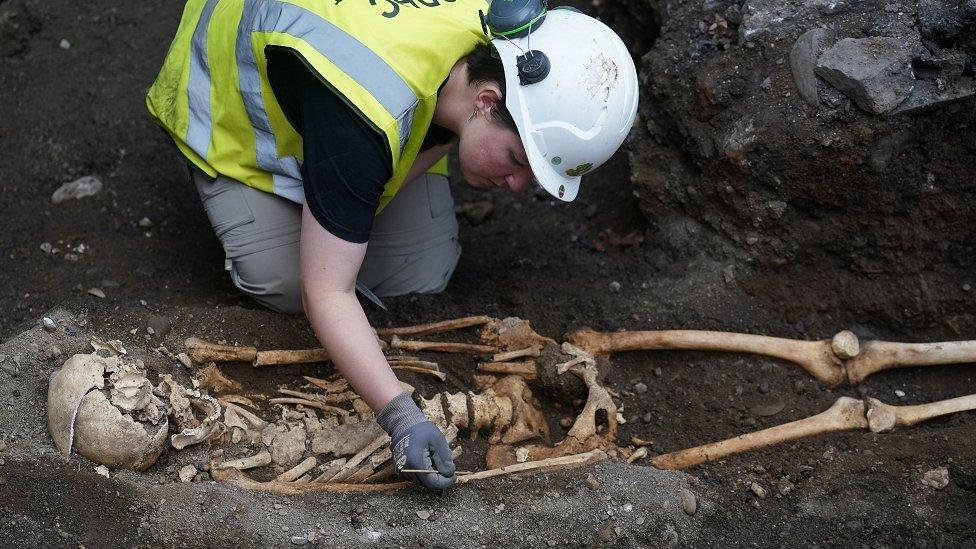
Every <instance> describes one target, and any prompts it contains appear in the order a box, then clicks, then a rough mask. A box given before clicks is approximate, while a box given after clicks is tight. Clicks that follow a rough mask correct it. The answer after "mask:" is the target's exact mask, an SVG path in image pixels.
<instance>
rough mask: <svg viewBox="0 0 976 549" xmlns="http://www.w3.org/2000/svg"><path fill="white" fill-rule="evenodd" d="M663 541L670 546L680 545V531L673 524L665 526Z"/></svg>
mask: <svg viewBox="0 0 976 549" xmlns="http://www.w3.org/2000/svg"><path fill="white" fill-rule="evenodd" d="M661 541H662V542H664V545H665V546H667V547H669V548H671V547H677V546H678V541H679V540H678V531H677V530H675V528H674V525H673V524H668V525H666V526H665V527H664V531H662V532H661Z"/></svg>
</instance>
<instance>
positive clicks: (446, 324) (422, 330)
mask: <svg viewBox="0 0 976 549" xmlns="http://www.w3.org/2000/svg"><path fill="white" fill-rule="evenodd" d="M491 321H492V318H491V317H489V316H468V317H464V318H455V319H453V320H442V321H440V322H431V323H429V324H419V325H417V326H404V327H401V328H385V329H382V330H376V334H377V335H378V336H380V337H390V336H394V335H396V336H405V335H409V336H420V335H430V334H439V333H441V332H449V331H451V330H460V329H462V328H468V327H471V326H480V325H482V324H487V323H489V322H491Z"/></svg>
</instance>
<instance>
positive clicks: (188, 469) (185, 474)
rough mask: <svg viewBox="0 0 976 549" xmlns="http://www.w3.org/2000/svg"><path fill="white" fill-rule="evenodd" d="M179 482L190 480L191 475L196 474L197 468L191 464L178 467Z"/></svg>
mask: <svg viewBox="0 0 976 549" xmlns="http://www.w3.org/2000/svg"><path fill="white" fill-rule="evenodd" d="M178 476H179V478H180V482H191V481H192V480H193V477H195V476H197V468H196V467H194V466H193V465H184V466H183V467H180V472H179V475H178Z"/></svg>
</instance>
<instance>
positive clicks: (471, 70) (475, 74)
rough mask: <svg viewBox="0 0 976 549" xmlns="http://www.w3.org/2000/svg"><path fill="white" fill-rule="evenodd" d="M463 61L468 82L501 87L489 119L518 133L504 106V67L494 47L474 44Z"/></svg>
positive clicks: (513, 120) (510, 115) (510, 114)
mask: <svg viewBox="0 0 976 549" xmlns="http://www.w3.org/2000/svg"><path fill="white" fill-rule="evenodd" d="M465 62H466V63H467V65H468V83H469V84H484V83H487V82H493V83H495V84H497V85H498V87H499V88H501V90H502V97H501V100H500V101H498V102H497V103H495V106H494V107H492V109H491V119H492V120H493V121H495V122H497V123H498V124H501V125H502V126H505V127H506V128H508V129H510V130H512V131H513V132H515V133H518V128H517V127H516V126H515V119H514V118H512V113H510V112H509V111H508V107H506V106H505V68H504V67H503V66H502V60H501V59H500V58H499V57H498V53H496V52H495V48H493V47H492V46H491V45H489V44H478V45H477V46H475V48H474V51H473V52H471V53H470V54H469V55H468V57H467V58H466V60H465Z"/></svg>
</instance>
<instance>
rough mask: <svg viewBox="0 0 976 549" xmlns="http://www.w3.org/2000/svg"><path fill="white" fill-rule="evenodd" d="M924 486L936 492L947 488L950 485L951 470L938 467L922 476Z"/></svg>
mask: <svg viewBox="0 0 976 549" xmlns="http://www.w3.org/2000/svg"><path fill="white" fill-rule="evenodd" d="M922 484H924V485H925V486H928V487H929V488H935V489H936V490H941V489H943V488H945V487H946V486H948V485H949V470H948V469H946V468H945V467H937V468H935V469H932V470H931V471H928V472H926V473H925V474H924V475H923V476H922Z"/></svg>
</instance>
